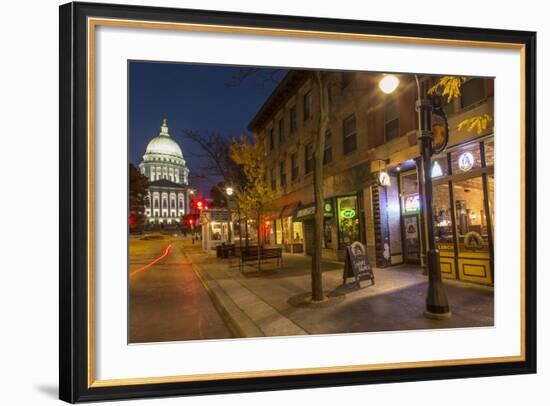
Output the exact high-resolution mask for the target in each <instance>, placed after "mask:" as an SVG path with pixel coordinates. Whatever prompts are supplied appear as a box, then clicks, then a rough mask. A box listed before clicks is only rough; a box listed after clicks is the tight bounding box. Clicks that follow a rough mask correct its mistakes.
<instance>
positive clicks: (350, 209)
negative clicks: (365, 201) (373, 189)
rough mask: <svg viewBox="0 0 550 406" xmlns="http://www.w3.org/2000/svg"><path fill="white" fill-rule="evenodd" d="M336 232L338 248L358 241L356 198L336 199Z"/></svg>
mask: <svg viewBox="0 0 550 406" xmlns="http://www.w3.org/2000/svg"><path fill="white" fill-rule="evenodd" d="M338 231H339V232H338V235H339V241H338V242H339V247H340V248H344V247H347V246H348V245H350V244H351V243H353V242H354V241H359V239H360V235H359V215H358V210H357V196H346V197H339V198H338Z"/></svg>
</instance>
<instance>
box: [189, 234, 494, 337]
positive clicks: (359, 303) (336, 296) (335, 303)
mask: <svg viewBox="0 0 550 406" xmlns="http://www.w3.org/2000/svg"><path fill="white" fill-rule="evenodd" d="M182 249H183V251H184V252H185V253H186V254H187V256H188V258H189V259H190V261H191V262H192V263H193V266H194V267H195V270H196V271H197V273H198V274H199V275H200V277H201V279H202V280H203V281H204V283H205V284H206V285H207V286H208V289H209V291H210V292H211V294H212V295H213V296H214V298H215V299H214V300H215V301H216V302H217V303H218V306H220V307H222V308H224V309H225V311H224V312H223V314H224V317H225V318H226V322H227V324H230V325H232V326H233V329H234V330H235V331H237V332H238V333H237V334H238V335H239V336H242V337H259V336H288V335H303V334H327V333H356V332H370V331H393V330H416V329H436V328H461V327H482V326H492V325H493V323H494V321H493V310H494V307H493V289H492V288H491V287H485V286H478V285H473V284H469V283H463V282H460V281H447V280H446V281H445V285H446V288H447V293H448V297H449V302H450V305H451V310H452V312H453V317H452V319H450V320H439V321H436V320H429V319H426V318H425V317H424V316H423V311H424V303H425V297H426V291H427V278H426V276H423V275H422V274H421V272H420V270H419V269H418V268H413V267H407V266H398V267H393V268H386V269H375V270H374V272H375V277H376V284H375V285H374V286H370V285H369V283H368V282H363V284H362V287H361V288H360V289H357V288H356V287H354V286H353V285H352V284H350V285H346V286H342V269H343V263H340V262H328V261H327V262H323V266H322V268H323V282H324V289H325V293H326V294H328V295H329V296H330V300H328V301H326V302H322V303H320V304H308V302H307V299H308V297H309V292H310V291H311V288H310V284H311V276H310V272H311V271H310V269H311V268H310V266H311V265H310V263H311V262H310V261H311V260H310V258H308V257H305V256H303V255H299V254H285V255H284V259H283V266H282V267H281V268H280V269H278V268H277V267H276V266H275V264H274V263H272V264H266V265H265V269H264V270H262V271H261V272H255V271H254V269H253V268H252V267H249V268H248V271H249V272H247V273H246V274H244V275H243V274H241V273H240V272H239V269H238V266H237V265H236V260H232V261H231V260H227V259H226V260H221V259H216V258H215V257H214V256H213V255H206V254H205V253H203V252H202V251H200V250H199V249H198V247H197V246H195V247H192V246H190V245H189V244H188V243H184V246H183V247H182ZM272 262H273V261H272ZM349 281H350V282H351V279H350V280H349Z"/></svg>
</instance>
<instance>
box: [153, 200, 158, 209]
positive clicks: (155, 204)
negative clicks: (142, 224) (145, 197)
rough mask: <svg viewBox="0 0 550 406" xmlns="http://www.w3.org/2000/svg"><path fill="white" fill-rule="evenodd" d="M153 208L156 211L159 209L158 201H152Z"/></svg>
mask: <svg viewBox="0 0 550 406" xmlns="http://www.w3.org/2000/svg"><path fill="white" fill-rule="evenodd" d="M153 204H154V206H153V208H155V209H158V208H159V201H158V200H157V199H155V200H154V203H153Z"/></svg>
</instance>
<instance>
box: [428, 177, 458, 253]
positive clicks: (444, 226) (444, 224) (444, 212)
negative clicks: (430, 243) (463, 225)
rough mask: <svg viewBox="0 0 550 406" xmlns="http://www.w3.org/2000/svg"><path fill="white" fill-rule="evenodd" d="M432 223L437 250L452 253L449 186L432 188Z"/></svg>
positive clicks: (444, 184)
mask: <svg viewBox="0 0 550 406" xmlns="http://www.w3.org/2000/svg"><path fill="white" fill-rule="evenodd" d="M432 207H433V217H434V218H433V221H434V234H435V242H436V244H437V247H438V248H439V249H445V250H449V251H453V250H454V247H453V245H452V244H453V221H452V210H451V194H450V192H449V185H448V184H447V183H443V184H440V185H437V186H434V188H433V205H432Z"/></svg>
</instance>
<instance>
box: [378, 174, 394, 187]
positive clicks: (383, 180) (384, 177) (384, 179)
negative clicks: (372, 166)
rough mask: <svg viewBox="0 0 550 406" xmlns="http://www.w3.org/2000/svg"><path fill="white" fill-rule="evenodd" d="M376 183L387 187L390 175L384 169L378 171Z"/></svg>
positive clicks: (389, 183) (389, 182)
mask: <svg viewBox="0 0 550 406" xmlns="http://www.w3.org/2000/svg"><path fill="white" fill-rule="evenodd" d="M378 183H379V184H380V186H384V187H388V186H390V185H391V179H390V175H389V174H388V172H386V171H380V173H379V174H378Z"/></svg>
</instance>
